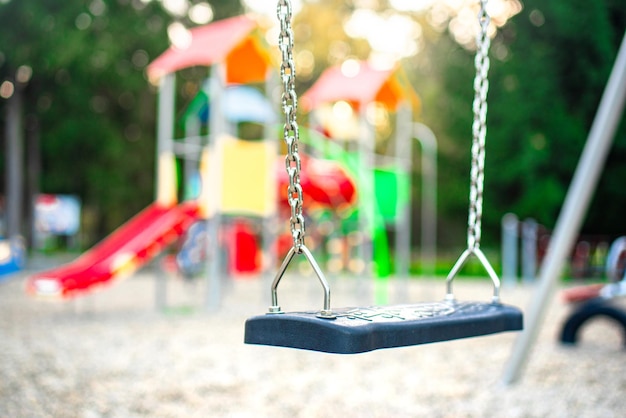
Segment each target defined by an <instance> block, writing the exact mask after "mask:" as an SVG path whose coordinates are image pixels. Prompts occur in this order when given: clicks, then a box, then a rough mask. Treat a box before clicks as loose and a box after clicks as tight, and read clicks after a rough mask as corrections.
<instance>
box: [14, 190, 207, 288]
mask: <svg viewBox="0 0 626 418" xmlns="http://www.w3.org/2000/svg"><path fill="white" fill-rule="evenodd" d="M197 217H198V204H197V203H196V202H184V203H182V204H180V205H178V206H174V207H166V206H162V205H159V204H158V203H153V204H151V205H150V206H148V207H147V208H146V209H144V210H143V211H141V212H140V213H138V214H137V215H136V216H135V217H133V218H132V219H130V220H129V221H128V222H126V223H125V224H124V225H122V226H121V227H119V228H118V229H116V230H115V231H114V232H113V233H112V234H111V235H109V236H108V237H107V238H105V239H104V240H103V241H101V242H100V243H98V244H97V245H95V246H94V247H93V248H92V249H91V250H89V251H87V252H85V253H84V254H82V255H81V256H80V257H78V258H77V259H76V260H74V261H73V262H71V263H68V264H65V265H62V266H60V267H57V268H54V269H51V270H48V271H43V272H40V273H37V274H36V275H34V276H32V277H30V278H29V279H28V282H27V285H26V290H27V292H28V293H30V294H32V295H37V296H47V297H62V298H67V297H71V296H75V295H76V294H78V293H81V292H86V291H89V290H92V289H93V288H94V287H97V286H98V285H103V284H105V283H109V282H111V280H113V279H115V278H119V277H124V276H127V275H129V274H130V273H132V272H133V271H135V270H136V269H137V268H139V267H141V266H142V265H143V264H145V263H146V262H148V261H149V260H151V259H152V258H153V257H155V256H156V255H158V254H159V253H160V252H161V251H163V250H164V249H165V248H166V247H168V246H169V245H171V244H173V243H174V242H176V240H177V239H178V238H179V237H180V236H181V235H182V234H183V233H184V232H185V231H186V230H187V229H188V228H189V227H190V226H191V224H192V223H193V222H194V221H195V220H196V219H197Z"/></svg>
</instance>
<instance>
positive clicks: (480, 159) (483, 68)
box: [467, 0, 491, 250]
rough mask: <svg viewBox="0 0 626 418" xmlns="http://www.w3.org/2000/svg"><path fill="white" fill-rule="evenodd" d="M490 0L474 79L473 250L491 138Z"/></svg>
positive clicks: (482, 6)
mask: <svg viewBox="0 0 626 418" xmlns="http://www.w3.org/2000/svg"><path fill="white" fill-rule="evenodd" d="M486 7H487V0H481V1H480V12H479V14H478V20H479V23H480V32H479V34H478V36H477V38H476V58H475V66H476V76H475V78H474V102H473V110H474V122H473V124H472V136H473V138H472V166H471V173H470V174H471V180H470V198H469V200H470V203H469V217H468V229H467V246H468V248H469V249H471V250H473V249H478V248H479V247H480V237H481V221H482V214H483V188H484V178H485V175H484V169H485V138H486V136H487V91H488V90H489V80H488V78H487V73H488V72H489V45H490V43H491V41H490V39H489V35H488V33H487V30H488V28H489V22H490V20H491V19H490V17H489V15H488V14H487V10H486Z"/></svg>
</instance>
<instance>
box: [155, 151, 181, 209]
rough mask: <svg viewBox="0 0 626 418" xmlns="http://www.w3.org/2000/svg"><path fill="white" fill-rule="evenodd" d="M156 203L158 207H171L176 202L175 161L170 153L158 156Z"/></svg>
mask: <svg viewBox="0 0 626 418" xmlns="http://www.w3.org/2000/svg"><path fill="white" fill-rule="evenodd" d="M157 170H158V172H157V179H158V182H157V202H158V203H159V204H160V205H163V206H167V207H171V206H174V205H175V204H176V202H177V200H178V198H177V196H176V181H177V178H176V159H175V158H174V154H173V153H171V152H163V153H161V155H159V160H158V166H157Z"/></svg>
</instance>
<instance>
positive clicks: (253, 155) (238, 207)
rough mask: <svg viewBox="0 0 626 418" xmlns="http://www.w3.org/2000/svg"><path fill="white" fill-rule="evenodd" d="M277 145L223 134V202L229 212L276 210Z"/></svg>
mask: <svg viewBox="0 0 626 418" xmlns="http://www.w3.org/2000/svg"><path fill="white" fill-rule="evenodd" d="M275 147H276V145H275V144H274V143H272V142H270V141H262V142H256V141H244V140H240V139H235V138H229V137H222V138H220V139H218V143H217V151H218V153H217V154H218V155H219V158H220V160H221V161H220V162H221V168H222V170H221V171H222V172H221V175H222V181H221V204H220V205H219V206H220V208H219V210H220V211H221V212H223V213H227V214H242V215H256V216H269V215H271V214H273V213H274V212H275V210H276V171H275V169H274V164H275V161H276V149H275Z"/></svg>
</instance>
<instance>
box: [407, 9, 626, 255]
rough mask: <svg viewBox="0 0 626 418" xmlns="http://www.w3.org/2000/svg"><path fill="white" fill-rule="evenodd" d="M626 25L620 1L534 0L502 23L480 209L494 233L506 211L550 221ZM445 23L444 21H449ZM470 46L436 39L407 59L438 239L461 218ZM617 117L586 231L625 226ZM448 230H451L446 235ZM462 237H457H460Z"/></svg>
mask: <svg viewBox="0 0 626 418" xmlns="http://www.w3.org/2000/svg"><path fill="white" fill-rule="evenodd" d="M625 28H626V4H625V3H623V2H620V1H615V0H605V1H600V2H595V3H593V4H591V3H587V2H583V1H581V0H576V1H570V2H567V3H560V2H548V3H546V2H540V1H536V0H525V1H524V2H523V10H522V11H521V13H519V14H518V15H517V16H515V17H514V18H513V19H512V20H511V21H509V23H507V25H506V26H504V27H503V28H501V29H500V30H499V32H498V33H497V35H496V37H495V39H493V41H492V48H491V53H490V56H491V69H490V74H489V75H490V82H491V83H490V91H489V97H488V100H489V113H488V118H487V122H488V134H487V160H486V170H485V172H486V173H485V175H486V183H485V202H484V203H485V205H484V211H485V217H484V219H483V226H484V229H485V232H486V234H487V235H488V237H489V238H490V242H494V241H497V237H498V236H499V229H500V219H501V217H502V216H503V215H504V214H505V213H506V212H515V213H516V214H517V215H518V216H520V217H521V218H526V217H532V218H535V219H536V220H538V221H539V222H540V223H543V224H544V225H545V226H546V227H548V228H553V227H554V224H555V222H556V217H557V216H558V213H559V211H560V208H561V205H562V203H563V199H564V197H565V193H566V191H567V188H568V186H569V182H570V181H571V177H572V174H573V172H574V169H575V167H576V164H577V162H578V159H579V157H580V153H581V151H582V147H583V145H584V142H585V140H586V138H587V134H588V131H589V129H590V127H591V123H592V121H593V118H594V116H595V113H596V110H597V106H598V103H599V100H600V97H601V94H602V92H603V90H604V87H605V85H606V82H607V80H608V76H609V73H610V70H611V68H612V65H613V63H614V60H615V57H616V55H617V49H618V47H619V44H620V42H621V40H622V37H623V36H624V29H625ZM448 30H449V29H448ZM473 55H474V52H473V51H471V50H467V49H465V48H462V47H460V46H459V45H458V44H457V43H455V42H453V41H452V36H444V37H432V38H430V39H429V42H427V43H426V50H425V51H424V53H423V54H420V55H418V56H417V57H416V58H414V59H412V60H409V61H408V65H409V66H411V68H412V69H413V71H412V76H413V81H414V85H415V86H416V89H417V91H418V92H419V93H420V94H421V95H422V98H423V101H424V114H423V117H424V119H425V120H426V121H427V123H428V124H430V125H431V126H432V127H433V129H434V130H435V132H437V133H438V136H439V140H440V150H441V154H440V159H441V161H440V167H441V176H440V186H441V187H443V186H444V185H445V191H446V192H445V193H441V194H440V197H439V199H440V201H439V208H440V210H441V215H440V216H441V218H440V219H442V222H444V223H445V225H446V227H445V228H444V229H442V230H441V233H442V237H441V238H442V239H441V241H442V243H446V242H448V243H451V241H448V237H450V239H453V240H454V242H457V241H459V240H458V239H457V238H454V236H456V234H458V233H459V232H460V231H461V230H463V229H464V228H465V225H466V220H467V215H466V212H467V190H468V185H467V179H468V178H469V163H470V155H469V152H470V143H471V123H472V121H471V118H472V111H471V103H472V99H473V87H472V78H473V76H474V64H473ZM624 125H625V124H624V123H622V125H621V127H620V130H619V131H618V133H617V135H616V139H615V143H614V146H613V149H612V153H611V155H610V157H609V161H608V163H607V166H606V167H605V169H604V174H603V176H602V179H601V182H600V185H599V187H598V190H597V192H596V195H595V196H596V197H595V199H594V204H593V206H592V208H591V211H590V213H589V216H588V218H587V221H586V223H585V226H584V232H586V233H595V234H600V233H601V234H616V233H621V234H623V233H624V232H626V224H624V223H623V222H621V223H620V219H621V217H622V213H623V211H624V207H626V190H625V189H624V188H623V186H621V185H622V184H623V180H622V179H623V178H625V177H624V176H625V175H626V172H625V171H624V170H626V168H625V167H624V165H623V161H624V160H625V158H626V155H625V154H626V141H625V140H626V130H625V129H626V126H624ZM449 234H453V235H449ZM458 244H459V245H462V242H460V241H459V243H458Z"/></svg>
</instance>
